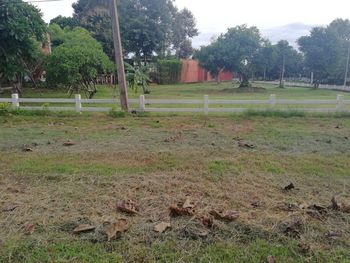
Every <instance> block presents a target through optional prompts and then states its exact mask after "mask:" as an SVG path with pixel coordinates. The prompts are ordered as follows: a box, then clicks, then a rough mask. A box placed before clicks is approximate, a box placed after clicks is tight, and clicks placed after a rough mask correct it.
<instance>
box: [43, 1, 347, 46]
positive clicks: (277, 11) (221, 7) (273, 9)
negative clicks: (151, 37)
mask: <svg viewBox="0 0 350 263" xmlns="http://www.w3.org/2000/svg"><path fill="white" fill-rule="evenodd" d="M73 2H75V1H74V0H64V1H62V2H49V3H37V4H36V5H37V6H38V7H39V8H40V9H41V11H42V12H43V14H44V19H45V21H47V22H49V21H50V19H52V18H54V17H56V16H57V15H63V16H71V15H72V12H73V11H72V7H71V6H72V3H73ZM175 3H176V5H177V6H178V7H180V8H183V7H187V8H188V9H190V10H191V11H192V12H193V13H194V15H195V17H196V19H197V25H198V29H199V31H200V32H201V35H200V36H199V37H197V38H196V39H195V41H194V42H195V43H194V44H195V46H199V45H201V44H205V43H206V42H208V40H209V39H210V37H211V36H212V35H218V34H220V33H222V32H224V31H226V29H227V28H228V27H233V26H236V25H240V24H248V25H249V26H253V25H255V26H257V27H259V28H260V29H261V30H262V32H263V35H265V36H267V37H270V38H272V39H273V40H275V39H278V35H279V34H281V35H282V33H283V36H281V38H288V32H289V30H290V27H289V26H290V25H291V24H292V25H291V27H292V29H291V30H292V31H293V30H294V31H293V32H292V31H290V34H291V36H290V37H289V38H290V40H291V41H293V39H294V38H295V37H297V36H295V35H298V34H304V33H305V32H307V31H308V30H309V28H310V25H326V24H328V23H330V22H331V21H332V20H333V19H335V18H350V0H328V1H327V0H293V1H283V0H241V1H233V0H215V1H213V0H176V2H175ZM276 34H277V35H276Z"/></svg>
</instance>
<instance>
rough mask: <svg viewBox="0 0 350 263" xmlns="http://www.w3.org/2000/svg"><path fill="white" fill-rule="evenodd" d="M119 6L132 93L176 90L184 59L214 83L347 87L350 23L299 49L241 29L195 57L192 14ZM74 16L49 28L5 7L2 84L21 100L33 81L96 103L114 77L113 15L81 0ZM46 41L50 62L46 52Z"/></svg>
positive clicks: (156, 2) (138, 0)
mask: <svg viewBox="0 0 350 263" xmlns="http://www.w3.org/2000/svg"><path fill="white" fill-rule="evenodd" d="M118 5H119V6H118V7H119V15H120V25H121V34H122V44H123V51H124V56H125V59H126V61H127V62H128V65H127V66H126V71H127V79H128V82H129V86H130V87H132V88H134V89H137V88H138V87H142V89H143V91H144V92H150V90H149V88H148V84H149V83H150V82H151V81H153V82H157V83H159V84H169V83H176V82H177V81H179V78H180V74H181V62H180V59H182V58H185V59H186V58H191V57H193V58H195V59H198V60H199V62H200V65H201V66H202V67H203V68H205V69H206V70H208V71H209V72H210V73H211V74H212V75H213V76H214V77H217V76H218V75H219V73H220V72H221V71H224V70H226V71H232V72H234V73H236V76H238V77H239V78H240V79H241V85H249V81H250V80H251V79H262V80H276V79H280V80H281V83H282V80H283V79H284V78H298V79H302V78H310V75H311V72H313V73H314V79H315V83H330V84H342V83H343V81H344V77H345V68H346V65H347V57H348V51H349V47H350V45H349V43H350V22H349V20H342V19H336V20H334V21H333V22H332V23H331V24H330V25H328V26H325V27H315V28H313V29H312V30H311V32H310V35H309V36H304V37H301V38H300V39H299V40H298V45H299V49H295V48H294V47H293V46H292V45H290V43H288V42H287V41H285V40H281V41H279V42H278V43H276V44H273V43H271V42H270V41H269V40H268V39H264V38H263V37H262V36H261V33H260V31H259V30H258V28H256V27H247V26H246V25H241V26H236V27H234V28H230V29H228V31H227V32H226V33H223V34H221V35H220V36H219V37H218V38H217V39H214V40H212V42H211V43H210V44H209V45H207V46H203V47H201V48H200V49H199V50H194V49H193V48H192V38H193V37H195V36H197V35H198V30H197V28H196V21H195V17H194V16H193V14H192V13H191V12H190V11H189V10H187V9H182V10H179V9H178V8H177V7H176V6H175V5H174V2H173V1H172V0H120V1H118ZM73 9H74V14H73V16H72V17H62V16H58V17H56V18H54V19H52V20H51V21H50V24H49V25H47V24H45V22H44V21H43V19H42V14H41V13H40V11H39V10H38V9H37V8H35V7H34V6H32V5H30V4H28V3H25V2H23V1H21V0H18V1H16V2H14V1H13V0H3V1H1V3H0V20H1V24H0V80H1V82H0V83H3V84H4V83H6V85H11V86H12V87H13V89H14V91H15V92H21V87H22V84H23V82H24V81H27V82H30V83H33V85H34V86H35V87H38V86H41V85H45V86H47V87H50V88H54V87H64V88H67V90H68V91H69V92H70V93H73V92H80V91H83V92H85V93H86V96H87V97H92V96H93V95H94V94H95V93H96V92H97V88H96V84H97V79H98V77H100V76H111V75H112V74H115V70H116V67H115V65H114V63H113V61H114V48H113V41H112V26H111V18H110V14H109V10H110V7H109V6H108V5H106V2H105V1H101V0H79V1H78V2H77V3H75V4H73ZM48 33H49V34H48ZM48 38H50V39H51V48H52V53H51V54H48V52H46V53H45V52H43V49H45V48H46V49H47V48H48V47H47V42H48ZM45 45H46V47H45Z"/></svg>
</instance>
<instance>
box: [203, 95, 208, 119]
mask: <svg viewBox="0 0 350 263" xmlns="http://www.w3.org/2000/svg"><path fill="white" fill-rule="evenodd" d="M204 114H205V115H208V114H209V96H208V95H204Z"/></svg>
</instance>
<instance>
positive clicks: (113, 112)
mask: <svg viewBox="0 0 350 263" xmlns="http://www.w3.org/2000/svg"><path fill="white" fill-rule="evenodd" d="M108 116H109V117H112V118H125V116H126V112H125V111H117V110H115V109H111V110H110V111H109V112H108Z"/></svg>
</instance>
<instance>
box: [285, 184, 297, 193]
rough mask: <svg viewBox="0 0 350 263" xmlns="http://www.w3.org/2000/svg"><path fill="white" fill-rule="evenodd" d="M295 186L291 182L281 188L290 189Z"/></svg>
mask: <svg viewBox="0 0 350 263" xmlns="http://www.w3.org/2000/svg"><path fill="white" fill-rule="evenodd" d="M294 188H295V186H294V184H293V183H290V184H289V185H287V186H285V187H284V188H283V189H284V190H286V191H290V190H292V189H294Z"/></svg>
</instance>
